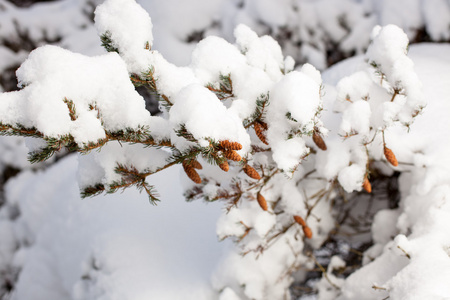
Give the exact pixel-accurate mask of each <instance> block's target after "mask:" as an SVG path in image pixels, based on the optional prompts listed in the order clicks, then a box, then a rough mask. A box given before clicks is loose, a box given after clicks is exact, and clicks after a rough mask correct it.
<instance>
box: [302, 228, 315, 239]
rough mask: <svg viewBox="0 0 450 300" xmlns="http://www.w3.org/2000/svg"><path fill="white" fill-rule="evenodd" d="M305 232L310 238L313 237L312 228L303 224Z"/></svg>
mask: <svg viewBox="0 0 450 300" xmlns="http://www.w3.org/2000/svg"><path fill="white" fill-rule="evenodd" d="M303 233H304V234H305V236H306V237H307V238H308V239H310V238H312V235H313V234H312V230H311V228H309V227H308V226H303Z"/></svg>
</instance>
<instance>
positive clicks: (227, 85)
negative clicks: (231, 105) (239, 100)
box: [206, 74, 234, 100]
mask: <svg viewBox="0 0 450 300" xmlns="http://www.w3.org/2000/svg"><path fill="white" fill-rule="evenodd" d="M206 88H207V89H208V90H210V91H211V92H213V93H214V94H216V96H217V98H219V100H225V99H228V98H233V97H234V94H233V82H232V81H231V77H230V74H228V75H222V74H220V75H219V88H216V87H215V85H214V84H212V83H208V84H207V85H206Z"/></svg>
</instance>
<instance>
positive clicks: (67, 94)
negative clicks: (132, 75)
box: [0, 46, 150, 146]
mask: <svg viewBox="0 0 450 300" xmlns="http://www.w3.org/2000/svg"><path fill="white" fill-rule="evenodd" d="M17 76H18V80H19V84H20V85H22V86H23V87H24V88H23V89H22V90H20V91H17V92H11V93H4V94H1V95H0V101H1V102H2V105H3V106H4V107H6V108H4V109H2V110H1V112H0V121H1V122H2V123H3V124H9V125H13V126H15V125H16V124H23V125H24V126H26V127H35V128H36V129H37V130H38V131H40V132H42V133H43V134H44V135H45V136H48V137H62V136H65V135H69V134H70V135H72V136H73V138H74V140H75V142H76V143H78V144H79V145H80V146H83V145H84V144H87V143H89V142H96V141H97V140H99V139H102V138H105V130H107V131H116V130H120V129H123V128H127V127H129V128H137V127H138V126H139V125H146V124H148V123H149V122H150V114H149V112H148V111H147V110H145V103H144V100H143V98H142V97H141V96H140V95H139V94H138V93H137V92H136V91H135V90H134V87H133V85H132V84H131V82H130V80H129V78H128V73H127V71H126V67H125V64H124V63H123V61H122V60H121V59H120V58H119V56H118V55H117V54H115V53H111V54H106V55H102V56H98V57H92V58H91V57H86V56H83V55H81V54H75V53H72V52H70V51H68V50H64V49H62V48H59V47H57V46H44V47H41V48H38V49H36V50H35V51H33V52H32V53H31V54H30V56H29V58H28V59H27V60H26V61H25V62H24V63H23V64H22V66H21V67H20V68H19V69H18V70H17ZM65 101H72V102H73V104H74V110H75V111H74V113H75V115H74V117H75V120H72V119H71V116H70V112H69V108H68V104H67V103H65Z"/></svg>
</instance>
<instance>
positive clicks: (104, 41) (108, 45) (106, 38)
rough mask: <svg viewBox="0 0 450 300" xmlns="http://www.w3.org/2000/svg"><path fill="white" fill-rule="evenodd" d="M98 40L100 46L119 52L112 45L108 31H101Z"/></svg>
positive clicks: (109, 50)
mask: <svg viewBox="0 0 450 300" xmlns="http://www.w3.org/2000/svg"><path fill="white" fill-rule="evenodd" d="M100 40H101V42H102V47H103V48H105V50H106V51H108V52H117V53H119V49H118V48H117V47H116V46H115V45H114V41H113V40H112V39H111V32H110V31H106V32H105V33H103V34H102V35H101V36H100Z"/></svg>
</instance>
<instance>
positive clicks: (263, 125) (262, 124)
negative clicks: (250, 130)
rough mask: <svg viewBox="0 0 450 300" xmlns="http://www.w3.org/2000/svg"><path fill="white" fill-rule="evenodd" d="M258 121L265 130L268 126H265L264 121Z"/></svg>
mask: <svg viewBox="0 0 450 300" xmlns="http://www.w3.org/2000/svg"><path fill="white" fill-rule="evenodd" d="M258 123H259V124H260V125H261V127H262V128H263V129H264V130H267V128H269V126H267V123H266V122H263V121H259V122H258Z"/></svg>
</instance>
